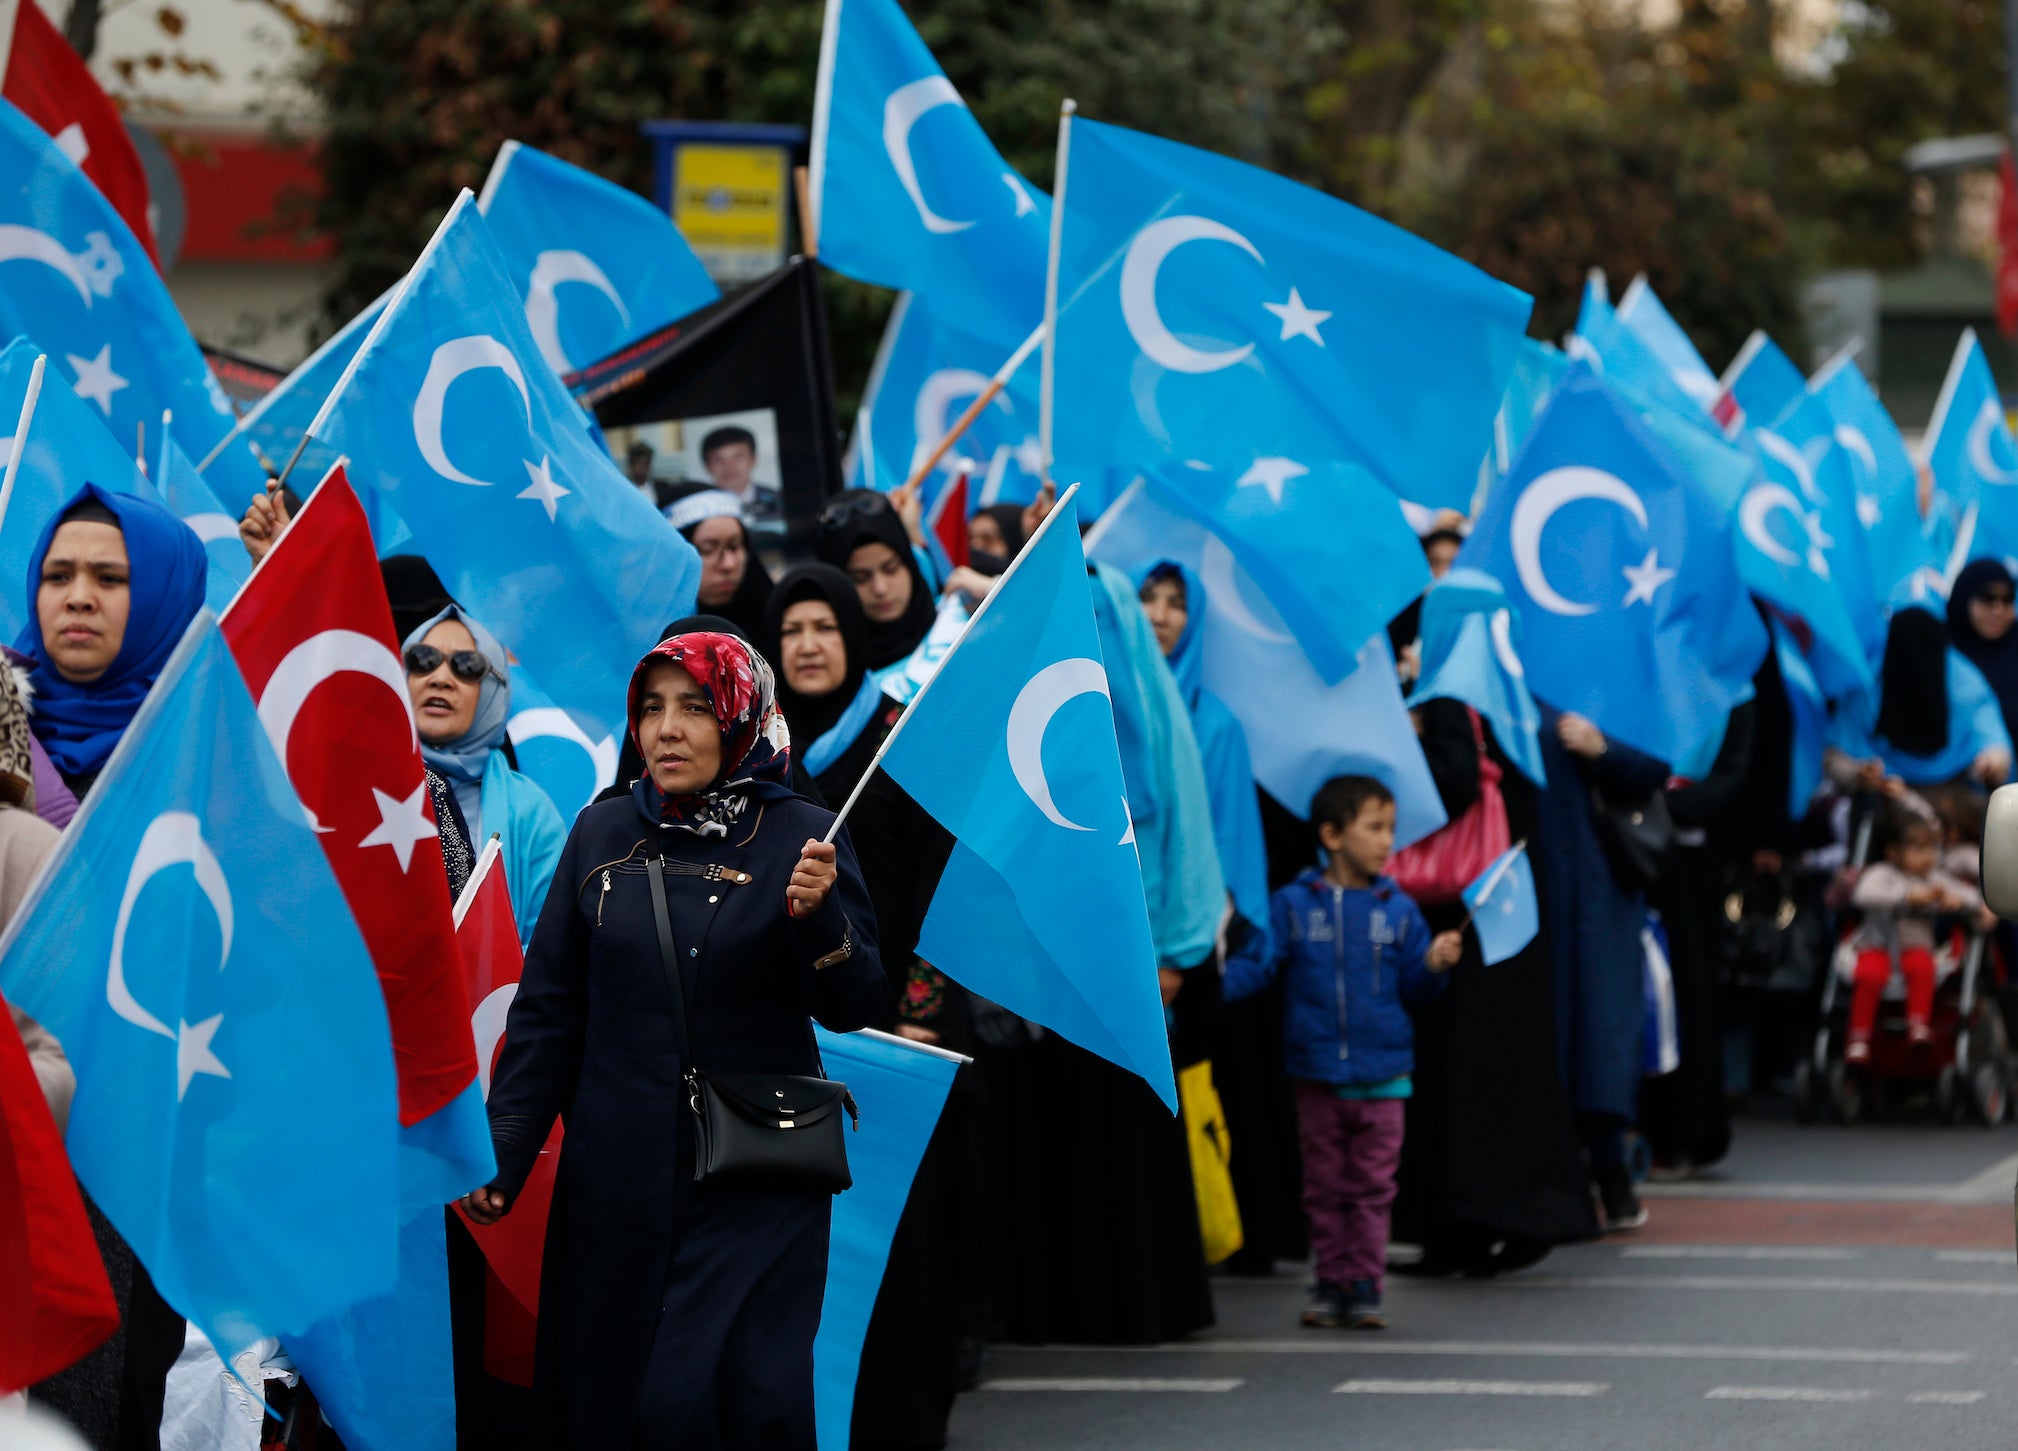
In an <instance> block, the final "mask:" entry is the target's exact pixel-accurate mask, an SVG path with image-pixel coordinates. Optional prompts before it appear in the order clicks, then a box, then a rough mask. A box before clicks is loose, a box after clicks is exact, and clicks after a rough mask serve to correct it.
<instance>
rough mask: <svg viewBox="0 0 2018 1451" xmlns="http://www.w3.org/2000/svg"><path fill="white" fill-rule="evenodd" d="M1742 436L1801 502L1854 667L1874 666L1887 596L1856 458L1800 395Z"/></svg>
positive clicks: (1819, 407)
mask: <svg viewBox="0 0 2018 1451" xmlns="http://www.w3.org/2000/svg"><path fill="white" fill-rule="evenodd" d="M1743 436H1744V438H1745V440H1746V441H1747V443H1748V445H1749V446H1750V447H1751V448H1752V449H1753V451H1754V453H1755V454H1756V455H1757V456H1758V457H1759V458H1760V459H1761V460H1762V461H1763V462H1764V464H1765V467H1766V470H1767V473H1768V475H1769V477H1773V478H1775V479H1777V480H1778V481H1779V482H1780V483H1781V484H1782V485H1783V486H1785V487H1787V488H1789V489H1791V490H1792V491H1793V492H1795V493H1796V494H1798V495H1799V496H1800V498H1801V500H1802V507H1803V509H1804V510H1806V511H1808V512H1809V521H1808V529H1809V533H1810V537H1811V538H1812V539H1813V541H1814V542H1815V543H1816V544H1817V545H1818V546H1819V547H1820V550H1821V553H1822V556H1823V558H1824V560H1825V561H1826V562H1827V565H1828V571H1829V580H1830V583H1831V585H1832V586H1833V587H1834V589H1835V592H1836V594H1837V596H1838V597H1839V598H1840V599H1841V600H1842V604H1843V609H1844V611H1845V613H1846V614H1847V616H1848V618H1849V622H1850V627H1851V630H1852V632H1853V633H1854V634H1855V635H1856V637H1857V640H1858V642H1859V644H1860V646H1861V649H1862V660H1861V661H1860V662H1859V663H1860V664H1866V665H1868V664H1869V662H1872V661H1875V660H1877V659H1878V657H1879V655H1880V653H1881V652H1882V651H1883V650H1884V648H1885V599H1886V595H1887V593H1888V591H1887V590H1886V589H1884V588H1882V587H1881V586H1880V584H1879V577H1878V570H1877V568H1876V567H1875V565H1874V563H1873V559H1872V539H1873V535H1872V531H1870V530H1867V529H1866V528H1865V527H1864V522H1863V516H1864V512H1865V511H1864V507H1863V501H1862V499H1861V497H1860V496H1859V494H1858V492H1857V478H1858V468H1859V464H1858V461H1857V457H1856V455H1855V454H1854V453H1853V452H1852V450H1851V449H1850V448H1849V447H1847V446H1846V445H1845V444H1844V443H1843V442H1842V441H1841V439H1840V438H1839V437H1838V436H1837V434H1836V432H1835V430H1834V426H1833V424H1832V422H1831V419H1830V415H1829V410H1828V408H1827V406H1826V405H1824V403H1823V402H1822V400H1821V399H1819V398H1817V397H1815V396H1814V395H1813V394H1811V393H1809V392H1807V391H1806V390H1805V389H1803V390H1802V392H1801V393H1800V394H1799V396H1798V397H1796V398H1795V400H1794V402H1793V403H1792V404H1791V405H1790V406H1789V407H1787V408H1785V409H1783V410H1782V411H1781V413H1780V417H1779V419H1778V420H1777V421H1776V422H1775V423H1774V425H1773V426H1772V427H1771V428H1754V429H1748V430H1746V432H1745V434H1744V435H1743ZM1810 653H1811V654H1813V653H1814V652H1813V651H1810ZM1823 673H1824V675H1825V676H1826V675H1827V673H1828V672H1827V671H1826V670H1825V671H1824V672H1823ZM1822 683H1823V685H1824V686H1825V687H1828V688H1829V689H1830V694H1831V695H1832V696H1835V695H1838V694H1841V693H1843V692H1841V691H1839V690H1837V689H1835V688H1834V685H1833V684H1832V682H1831V681H1830V680H1829V679H1826V678H1825V679H1824V680H1823V681H1822Z"/></svg>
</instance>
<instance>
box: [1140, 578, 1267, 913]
mask: <svg viewBox="0 0 2018 1451" xmlns="http://www.w3.org/2000/svg"><path fill="white" fill-rule="evenodd" d="M1170 577H1174V578H1176V579H1178V580H1180V581H1181V582H1182V583H1183V585H1184V608H1185V613H1186V618H1185V622H1184V633H1183V634H1181V635H1179V636H1178V637H1177V644H1176V646H1175V648H1173V649H1172V650H1171V652H1170V653H1169V655H1168V656H1166V657H1165V658H1166V659H1167V660H1168V661H1169V664H1170V673H1171V674H1172V675H1173V676H1174V677H1176V680H1177V692H1178V694H1180V695H1182V696H1183V697H1184V702H1185V704H1186V705H1188V706H1190V707H1191V729H1192V731H1193V732H1194V733H1195V734H1196V735H1197V737H1198V754H1199V758H1200V760H1201V761H1202V763H1203V764H1204V767H1205V789H1206V794H1207V796H1208V797H1209V798H1210V800H1211V803H1212V839H1213V844H1214V845H1215V846H1217V847H1218V848H1219V869H1220V871H1221V872H1223V873H1224V874H1225V876H1226V887H1227V890H1228V891H1230V892H1232V893H1233V906H1234V910H1235V911H1237V912H1239V913H1240V915H1241V916H1242V917H1244V918H1245V919H1246V920H1247V923H1248V925H1249V926H1250V927H1252V928H1255V929H1258V930H1260V931H1263V932H1266V931H1267V930H1268V852H1267V849H1266V847H1264V846H1263V844H1262V839H1261V801H1260V798H1259V797H1258V796H1257V795H1256V794H1255V787H1254V762H1253V759H1252V758H1251V757H1250V756H1249V755H1248V751H1247V732H1246V731H1244V730H1242V729H1241V726H1240V722H1239V721H1238V720H1236V719H1235V718H1234V715H1233V712H1232V711H1230V710H1228V709H1227V708H1226V703H1225V702H1224V701H1222V700H1221V699H1220V698H1219V697H1218V696H1216V695H1214V694H1213V693H1212V692H1211V691H1209V690H1207V689H1206V688H1205V684H1204V681H1205V645H1204V643H1203V642H1204V637H1205V606H1206V595H1205V581H1204V580H1203V579H1201V578H1200V577H1199V575H1198V572H1197V571H1196V570H1194V569H1192V568H1190V567H1189V566H1188V565H1184V564H1180V563H1178V562H1177V561H1175V560H1168V559H1166V560H1164V561H1162V562H1161V563H1158V564H1153V565H1151V566H1150V567H1149V568H1148V569H1147V570H1145V571H1144V572H1143V575H1142V578H1141V580H1140V584H1141V585H1143V586H1146V585H1148V583H1149V582H1150V581H1151V580H1155V579H1163V578H1170Z"/></svg>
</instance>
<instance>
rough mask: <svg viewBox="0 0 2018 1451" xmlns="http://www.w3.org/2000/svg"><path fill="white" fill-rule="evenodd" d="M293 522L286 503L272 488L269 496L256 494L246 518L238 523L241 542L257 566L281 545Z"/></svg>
mask: <svg viewBox="0 0 2018 1451" xmlns="http://www.w3.org/2000/svg"><path fill="white" fill-rule="evenodd" d="M291 522H292V521H291V520H290V519H289V517H288V513H287V500H286V499H284V498H282V497H281V495H280V491H279V490H278V489H276V488H273V487H272V486H271V485H269V486H268V487H267V492H265V493H263V494H255V495H253V497H252V502H251V504H249V505H247V506H246V510H245V517H244V518H243V519H241V520H239V521H238V538H239V542H240V543H242V544H243V545H244V546H245V552H246V553H247V554H249V555H251V556H252V562H253V563H254V564H257V563H259V561H260V560H262V559H264V558H265V557H266V551H267V550H269V549H271V548H273V546H274V545H275V544H278V543H279V542H280V536H281V534H282V533H283V532H284V531H285V530H286V529H287V526H288V524H289V523H291Z"/></svg>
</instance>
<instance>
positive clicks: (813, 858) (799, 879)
mask: <svg viewBox="0 0 2018 1451" xmlns="http://www.w3.org/2000/svg"><path fill="white" fill-rule="evenodd" d="M837 875H838V873H836V871H835V870H834V844H833V843H832V842H831V841H813V840H811V839H810V838H809V839H808V840H807V842H806V845H805V848H804V849H803V850H802V851H800V853H799V865H798V866H797V867H795V868H793V870H792V880H791V884H790V885H789V886H787V887H786V888H785V910H786V911H788V912H790V913H791V914H792V915H793V916H794V917H810V916H812V915H813V914H814V913H815V912H817V911H819V910H820V904H821V903H822V902H824V901H826V900H827V893H829V892H831V891H832V890H833V889H834V878H835V877H836V876H837Z"/></svg>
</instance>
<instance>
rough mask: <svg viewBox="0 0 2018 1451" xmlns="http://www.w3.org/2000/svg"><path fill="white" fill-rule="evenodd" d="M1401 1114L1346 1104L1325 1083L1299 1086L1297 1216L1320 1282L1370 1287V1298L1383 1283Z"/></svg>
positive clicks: (1363, 1103)
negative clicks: (1304, 1223)
mask: <svg viewBox="0 0 2018 1451" xmlns="http://www.w3.org/2000/svg"><path fill="white" fill-rule="evenodd" d="M1406 1108H1407V1105H1406V1104H1404V1103H1403V1102H1402V1100H1400V1099H1398V1098H1378V1099H1364V1100H1354V1099H1345V1098H1340V1097H1339V1096H1338V1094H1337V1093H1336V1092H1335V1091H1334V1090H1333V1088H1332V1087H1331V1085H1329V1084H1325V1083H1310V1082H1306V1081H1304V1080H1302V1079H1299V1080H1297V1084H1296V1125H1297V1134H1298V1137H1299V1139H1300V1140H1301V1141H1302V1144H1303V1212H1304V1213H1305V1214H1306V1215H1308V1216H1309V1217H1310V1249H1311V1255H1312V1257H1313V1258H1314V1259H1315V1260H1316V1261H1317V1278H1318V1279H1320V1280H1328V1281H1330V1282H1331V1283H1332V1284H1334V1285H1338V1286H1341V1287H1343V1286H1346V1285H1350V1284H1351V1283H1352V1282H1353V1281H1354V1280H1371V1281H1373V1287H1374V1289H1375V1290H1376V1291H1378V1290H1379V1289H1380V1288H1381V1286H1382V1283H1383V1282H1384V1280H1385V1279H1386V1268H1387V1228H1388V1219H1389V1214H1390V1211H1391V1210H1392V1209H1393V1208H1394V1190H1395V1183H1394V1176H1395V1170H1396V1169H1397V1168H1398V1167H1399V1166H1400V1164H1401V1132H1402V1116H1403V1113H1404V1111H1405V1109H1406Z"/></svg>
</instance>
